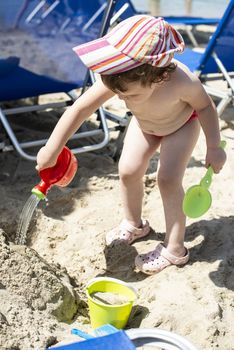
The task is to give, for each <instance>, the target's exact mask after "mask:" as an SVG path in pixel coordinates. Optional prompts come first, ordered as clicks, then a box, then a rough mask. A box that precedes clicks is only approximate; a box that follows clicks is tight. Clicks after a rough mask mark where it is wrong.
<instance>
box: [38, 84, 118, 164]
mask: <svg viewBox="0 0 234 350" xmlns="http://www.w3.org/2000/svg"><path fill="white" fill-rule="evenodd" d="M112 96H114V93H113V92H112V91H110V90H109V89H107V87H105V85H104V84H103V83H102V81H101V80H98V81H97V82H95V84H94V85H92V86H91V87H90V88H89V89H88V90H87V91H86V92H85V93H84V94H83V95H81V96H80V97H79V98H78V99H77V100H76V101H75V102H74V103H73V105H72V106H71V107H69V108H68V109H67V110H66V111H65V112H64V113H63V115H62V117H61V118H60V119H59V121H58V123H57V125H56V127H55V128H54V130H53V132H52V134H51V136H50V137H49V139H48V141H47V143H46V145H45V146H44V147H42V148H41V149H40V151H39V152H38V154H37V167H36V168H37V170H42V169H44V168H48V167H52V166H53V165H55V163H56V160H57V158H58V155H59V154H60V152H61V150H62V148H63V146H64V145H65V144H66V142H67V141H68V139H69V138H70V137H71V136H72V135H73V134H74V133H75V132H76V130H77V129H79V127H80V125H81V124H82V123H83V121H84V120H85V119H87V118H88V117H89V116H90V115H92V114H93V113H94V112H95V111H96V110H97V109H98V108H99V107H100V106H101V105H102V104H103V103H104V102H105V101H107V100H108V99H109V98H111V97H112Z"/></svg>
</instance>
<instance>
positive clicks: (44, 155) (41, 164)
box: [36, 146, 58, 171]
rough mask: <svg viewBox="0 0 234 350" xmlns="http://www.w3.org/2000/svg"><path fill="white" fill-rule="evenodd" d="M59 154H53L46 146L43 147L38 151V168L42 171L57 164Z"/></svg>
mask: <svg viewBox="0 0 234 350" xmlns="http://www.w3.org/2000/svg"><path fill="white" fill-rule="evenodd" d="M57 157H58V156H57V155H56V156H55V155H53V154H52V153H51V152H50V150H48V148H47V147H46V146H44V147H42V148H41V149H40V150H39V152H38V153H37V165H36V170H37V171H40V170H42V169H45V168H51V167H53V166H54V165H55V164H56V161H57Z"/></svg>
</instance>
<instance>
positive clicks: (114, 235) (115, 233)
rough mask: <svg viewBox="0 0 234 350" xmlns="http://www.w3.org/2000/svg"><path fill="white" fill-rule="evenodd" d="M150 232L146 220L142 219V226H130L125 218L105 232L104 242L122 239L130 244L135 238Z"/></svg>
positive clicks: (108, 243)
mask: <svg viewBox="0 0 234 350" xmlns="http://www.w3.org/2000/svg"><path fill="white" fill-rule="evenodd" d="M149 233H150V226H149V223H148V221H147V220H144V219H142V227H140V228H137V227H134V226H132V225H131V224H130V223H129V222H128V221H127V220H123V221H122V222H121V224H120V225H119V226H118V227H116V228H114V229H113V230H111V231H110V232H108V233H107V234H106V244H107V245H110V244H111V243H113V242H120V241H124V242H126V243H128V244H132V243H133V242H134V241H135V240H137V239H139V238H142V237H145V236H147V235H148V234H149Z"/></svg>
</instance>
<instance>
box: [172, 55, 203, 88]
mask: <svg viewBox="0 0 234 350" xmlns="http://www.w3.org/2000/svg"><path fill="white" fill-rule="evenodd" d="M173 62H174V63H176V65H177V67H176V74H175V77H174V78H175V79H176V80H177V82H181V83H184V84H185V85H186V84H193V83H195V82H197V81H199V78H198V77H197V76H196V74H194V73H193V72H191V71H190V69H189V68H188V67H187V66H186V65H185V64H183V63H181V62H180V61H177V60H173Z"/></svg>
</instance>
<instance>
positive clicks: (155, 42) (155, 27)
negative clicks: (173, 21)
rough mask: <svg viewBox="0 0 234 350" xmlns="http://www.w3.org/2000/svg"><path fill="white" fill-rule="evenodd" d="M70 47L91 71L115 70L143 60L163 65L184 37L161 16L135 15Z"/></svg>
mask: <svg viewBox="0 0 234 350" xmlns="http://www.w3.org/2000/svg"><path fill="white" fill-rule="evenodd" d="M73 50H74V51H75V52H76V53H77V55H78V56H79V57H80V59H81V60H82V61H83V63H84V64H85V65H86V66H87V67H88V68H89V69H91V70H93V71H94V72H96V73H99V74H118V73H122V72H125V71H127V70H130V69H133V68H135V67H138V66H140V65H142V64H144V63H147V64H150V65H152V66H157V67H164V66H167V65H168V64H169V63H170V62H171V60H172V58H173V56H174V53H175V52H179V53H181V52H183V50H184V41H183V38H182V36H181V35H180V33H179V32H178V31H177V30H175V29H174V28H173V27H172V26H171V25H169V24H168V23H167V22H166V21H164V19H163V18H162V17H158V18H155V17H153V16H148V15H137V16H133V17H130V18H128V19H126V20H124V21H122V22H121V23H119V24H118V25H117V26H116V27H115V28H114V29H112V30H111V31H110V32H109V33H108V34H106V35H105V36H104V37H102V38H99V39H97V40H93V41H91V42H88V43H85V44H83V45H79V46H76V47H74V48H73Z"/></svg>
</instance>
